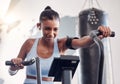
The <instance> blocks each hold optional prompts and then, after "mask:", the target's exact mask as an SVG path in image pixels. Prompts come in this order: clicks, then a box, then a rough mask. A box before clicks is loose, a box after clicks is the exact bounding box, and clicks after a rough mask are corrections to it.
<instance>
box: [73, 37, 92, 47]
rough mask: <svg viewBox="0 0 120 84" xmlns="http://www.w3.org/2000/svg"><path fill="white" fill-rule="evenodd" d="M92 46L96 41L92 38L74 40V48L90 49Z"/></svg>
mask: <svg viewBox="0 0 120 84" xmlns="http://www.w3.org/2000/svg"><path fill="white" fill-rule="evenodd" d="M92 44H94V41H93V39H92V38H91V37H90V36H84V37H82V38H80V39H74V40H73V41H72V46H73V47H74V48H85V47H90V46H91V45H92Z"/></svg>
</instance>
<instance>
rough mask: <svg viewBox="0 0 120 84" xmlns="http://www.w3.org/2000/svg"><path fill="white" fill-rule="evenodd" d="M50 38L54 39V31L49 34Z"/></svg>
mask: <svg viewBox="0 0 120 84" xmlns="http://www.w3.org/2000/svg"><path fill="white" fill-rule="evenodd" d="M48 37H49V38H54V31H52V30H51V31H50V32H49V34H48Z"/></svg>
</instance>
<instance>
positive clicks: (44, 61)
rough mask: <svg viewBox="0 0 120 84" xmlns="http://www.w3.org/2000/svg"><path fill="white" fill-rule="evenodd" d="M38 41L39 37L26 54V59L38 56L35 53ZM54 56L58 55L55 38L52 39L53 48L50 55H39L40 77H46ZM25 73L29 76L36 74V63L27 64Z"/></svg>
mask: <svg viewBox="0 0 120 84" xmlns="http://www.w3.org/2000/svg"><path fill="white" fill-rule="evenodd" d="M38 41H39V38H37V39H36V40H35V42H34V44H33V46H32V48H31V50H30V52H29V53H28V54H27V57H26V59H28V60H30V59H31V58H33V57H38V54H37V45H38ZM54 57H60V53H59V49H58V43H57V39H55V40H54V50H53V53H52V56H50V57H49V58H41V57H40V56H39V60H40V68H41V75H42V77H48V73H49V70H50V67H51V64H52V61H53V59H54ZM26 74H27V75H30V76H37V72H36V63H34V64H32V65H30V66H27V68H26Z"/></svg>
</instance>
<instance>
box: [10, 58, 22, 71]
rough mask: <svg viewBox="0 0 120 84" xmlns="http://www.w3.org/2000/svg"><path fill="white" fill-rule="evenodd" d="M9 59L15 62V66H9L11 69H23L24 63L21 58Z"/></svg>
mask: <svg viewBox="0 0 120 84" xmlns="http://www.w3.org/2000/svg"><path fill="white" fill-rule="evenodd" d="M11 61H12V62H13V63H14V64H15V66H11V67H10V69H11V70H12V71H15V70H19V69H23V68H24V65H23V64H22V61H23V60H22V58H13V59H11Z"/></svg>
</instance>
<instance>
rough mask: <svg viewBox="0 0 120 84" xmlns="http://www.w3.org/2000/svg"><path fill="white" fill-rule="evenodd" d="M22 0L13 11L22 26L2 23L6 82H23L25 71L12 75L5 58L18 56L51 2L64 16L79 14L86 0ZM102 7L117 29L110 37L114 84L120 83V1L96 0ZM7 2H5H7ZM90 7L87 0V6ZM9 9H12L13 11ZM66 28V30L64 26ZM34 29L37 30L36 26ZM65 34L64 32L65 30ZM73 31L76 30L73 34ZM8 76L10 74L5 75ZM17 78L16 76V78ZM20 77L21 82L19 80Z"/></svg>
mask: <svg viewBox="0 0 120 84" xmlns="http://www.w3.org/2000/svg"><path fill="white" fill-rule="evenodd" d="M11 1H15V0H11ZM18 1H19V3H17V4H16V5H15V7H13V8H12V9H11V11H10V12H12V13H13V14H14V16H16V19H17V20H20V24H19V26H17V27H15V28H14V29H11V31H10V32H9V33H7V32H6V31H7V29H8V26H2V27H3V28H4V29H3V28H2V29H3V30H4V31H3V32H2V43H1V44H0V45H1V46H0V47H1V51H0V66H1V68H0V78H2V79H4V80H5V82H4V84H8V83H11V84H22V82H23V80H24V76H25V75H21V74H23V73H24V70H23V71H20V72H19V73H18V74H17V75H16V76H14V77H10V76H9V75H8V73H7V70H8V67H6V66H4V61H5V60H9V59H11V58H14V57H16V56H17V54H18V52H19V49H20V47H21V45H22V43H23V42H24V41H25V40H26V39H27V38H28V37H29V36H30V31H31V29H32V27H33V26H34V25H35V23H36V22H38V17H39V14H40V12H41V11H42V10H44V8H45V7H46V6H47V5H49V6H51V7H52V8H53V9H55V10H56V11H58V12H59V13H60V16H61V18H62V17H64V16H70V17H76V16H78V14H79V12H80V11H81V10H82V9H84V8H83V4H84V1H85V0H18ZM97 1H98V2H99V4H100V5H101V7H102V9H103V10H105V11H106V12H107V13H108V15H109V26H110V27H111V30H113V31H115V32H116V37H114V38H110V41H111V52H112V66H113V78H114V84H120V80H119V77H120V73H119V71H120V67H119V65H120V61H119V59H120V57H119V50H120V47H119V43H120V39H119V37H120V34H119V31H120V26H119V24H120V23H119V15H120V11H119V9H120V6H119V4H120V1H119V0H97ZM4 4H5V3H4ZM87 7H88V4H86V6H85V8H87ZM10 12H9V13H10ZM62 31H63V30H62ZM34 32H35V30H34ZM63 35H65V34H63ZM73 35H74V34H73ZM6 77H7V78H6ZM14 79H15V80H14ZM18 80H19V83H18Z"/></svg>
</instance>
